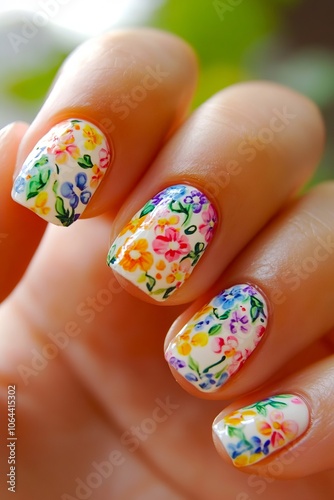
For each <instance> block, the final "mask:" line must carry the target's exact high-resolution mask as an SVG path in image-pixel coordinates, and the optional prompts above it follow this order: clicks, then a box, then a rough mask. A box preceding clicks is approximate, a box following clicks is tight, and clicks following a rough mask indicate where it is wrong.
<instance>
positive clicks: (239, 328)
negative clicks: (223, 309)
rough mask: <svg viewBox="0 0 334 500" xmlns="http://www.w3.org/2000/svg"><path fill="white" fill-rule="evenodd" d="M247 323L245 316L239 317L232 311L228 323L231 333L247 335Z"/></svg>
mask: <svg viewBox="0 0 334 500" xmlns="http://www.w3.org/2000/svg"><path fill="white" fill-rule="evenodd" d="M248 322H249V321H248V317H247V316H246V314H245V315H244V316H241V315H239V314H238V311H234V312H233V313H232V319H231V322H230V330H231V333H247V332H248V327H249V325H248Z"/></svg>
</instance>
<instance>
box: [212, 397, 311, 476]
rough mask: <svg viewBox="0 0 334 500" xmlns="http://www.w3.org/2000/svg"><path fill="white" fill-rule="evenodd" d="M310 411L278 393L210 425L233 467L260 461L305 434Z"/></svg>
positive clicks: (299, 401)
mask: <svg viewBox="0 0 334 500" xmlns="http://www.w3.org/2000/svg"><path fill="white" fill-rule="evenodd" d="M309 420H310V417H309V411H308V408H307V406H306V404H305V403H304V401H302V400H301V399H300V398H299V397H298V396H294V395H293V394H281V395H279V396H272V397H271V398H268V399H264V400H263V401H258V402H257V403H254V404H252V405H250V406H246V407H244V408H241V409H240V410H237V411H234V412H233V413H231V414H230V415H226V416H225V417H224V418H223V419H221V420H217V421H216V422H215V423H214V424H213V431H214V432H215V434H216V436H217V437H218V438H219V439H220V441H221V443H222V444H223V446H224V448H225V450H226V451H227V453H228V455H229V456H230V457H231V459H232V462H233V464H234V465H235V466H236V467H244V466H246V465H251V464H254V463H256V462H259V461H260V460H263V459H264V458H266V457H267V456H268V455H270V454H271V453H274V452H275V451H277V450H279V449H280V448H283V447H284V446H286V445H287V444H289V443H291V442H292V441H294V440H295V439H296V438H297V437H299V436H300V435H301V434H303V433H304V432H305V430H306V429H307V427H308V423H309Z"/></svg>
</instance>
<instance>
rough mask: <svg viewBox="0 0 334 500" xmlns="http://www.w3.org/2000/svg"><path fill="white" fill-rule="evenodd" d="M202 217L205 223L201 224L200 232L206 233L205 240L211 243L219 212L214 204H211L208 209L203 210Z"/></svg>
mask: <svg viewBox="0 0 334 500" xmlns="http://www.w3.org/2000/svg"><path fill="white" fill-rule="evenodd" d="M202 219H203V222H204V224H201V225H200V226H199V228H198V229H199V232H200V233H201V234H203V235H204V237H205V241H206V242H207V243H209V241H211V239H212V236H213V231H214V227H215V225H216V224H217V220H218V217H217V212H216V210H215V209H214V208H213V205H211V204H210V205H209V207H208V209H207V210H204V211H203V212H202Z"/></svg>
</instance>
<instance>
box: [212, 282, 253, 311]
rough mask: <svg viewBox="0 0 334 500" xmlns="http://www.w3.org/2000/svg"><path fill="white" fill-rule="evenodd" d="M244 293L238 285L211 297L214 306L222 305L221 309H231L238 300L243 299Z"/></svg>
mask: <svg viewBox="0 0 334 500" xmlns="http://www.w3.org/2000/svg"><path fill="white" fill-rule="evenodd" d="M245 298H246V295H245V294H244V293H243V291H242V289H241V287H240V286H233V287H231V288H227V290H224V291H223V292H221V293H220V294H219V295H217V297H215V298H214V299H213V306H214V307H222V308H223V309H231V308H232V307H234V305H235V303H236V302H238V301H243V300H245Z"/></svg>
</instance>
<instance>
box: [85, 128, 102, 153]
mask: <svg viewBox="0 0 334 500" xmlns="http://www.w3.org/2000/svg"><path fill="white" fill-rule="evenodd" d="M82 134H83V136H84V137H85V138H86V141H85V148H86V149H88V150H90V151H92V150H93V149H95V148H96V146H99V145H100V144H102V140H103V137H102V135H101V134H99V133H98V131H97V130H96V129H95V128H94V127H91V126H90V125H85V126H84V128H83V129H82Z"/></svg>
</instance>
